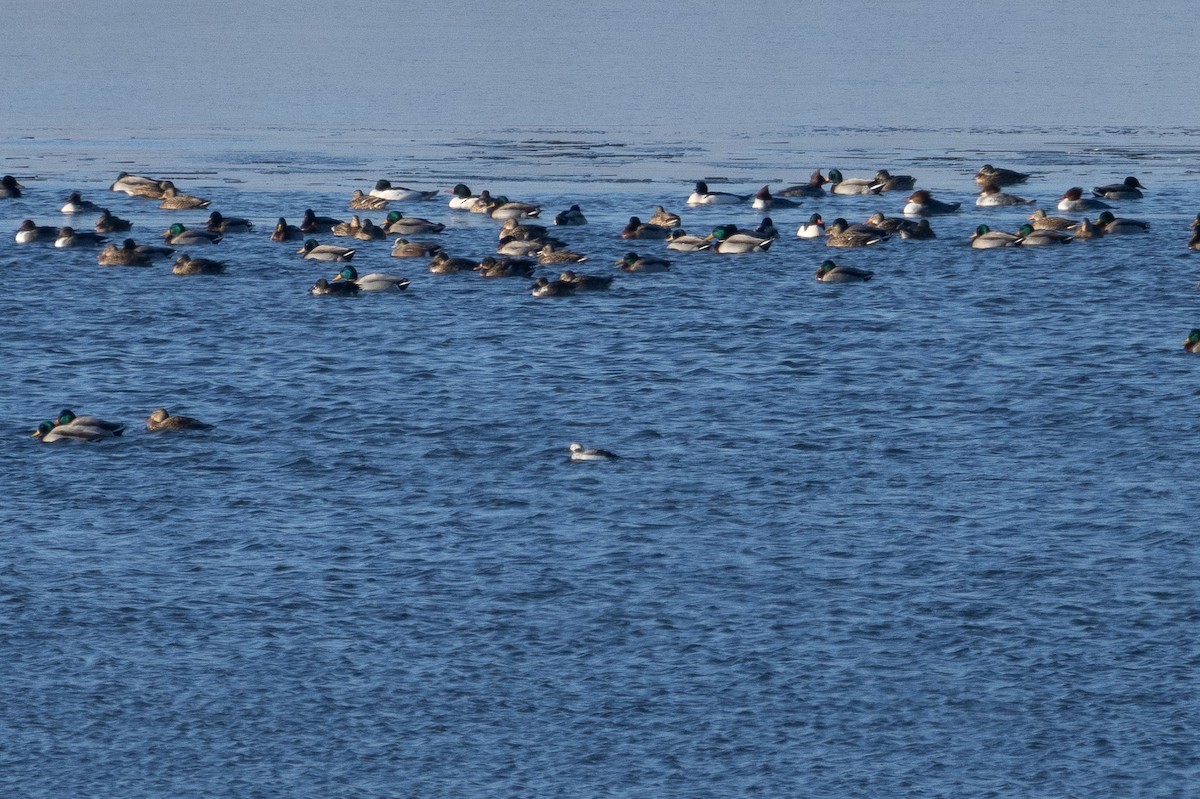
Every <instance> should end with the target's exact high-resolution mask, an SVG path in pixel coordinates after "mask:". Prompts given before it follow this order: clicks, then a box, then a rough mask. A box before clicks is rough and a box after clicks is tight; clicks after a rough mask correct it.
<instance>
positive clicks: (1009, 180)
mask: <svg viewBox="0 0 1200 799" xmlns="http://www.w3.org/2000/svg"><path fill="white" fill-rule="evenodd" d="M1027 180H1029V174H1028V173H1026V172H1017V171H1015V170H1012V169H997V168H996V167H994V166H992V165H991V164H984V165H983V166H981V167H979V171H978V172H976V173H975V182H976V183H978V184H979V185H980V186H982V185H984V184H985V183H995V184H996V185H997V186H1015V185H1016V184H1018V183H1024V182H1025V181H1027Z"/></svg>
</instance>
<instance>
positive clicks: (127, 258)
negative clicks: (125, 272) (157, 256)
mask: <svg viewBox="0 0 1200 799" xmlns="http://www.w3.org/2000/svg"><path fill="white" fill-rule="evenodd" d="M153 260H154V259H153V256H151V254H150V253H148V252H145V251H143V250H139V249H138V246H137V243H136V242H134V240H133V239H125V241H124V242H123V243H122V244H121V246H120V247H118V246H117V245H115V244H110V245H108V246H107V247H105V248H104V249H103V250H101V251H100V254H99V255H97V256H96V262H97V263H99V264H100V265H101V266H149V265H150V263H151V262H152V261H153Z"/></svg>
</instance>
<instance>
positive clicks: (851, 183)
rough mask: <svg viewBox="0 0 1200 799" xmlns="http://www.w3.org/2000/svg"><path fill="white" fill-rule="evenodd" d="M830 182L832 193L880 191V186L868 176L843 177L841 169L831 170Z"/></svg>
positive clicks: (848, 193) (846, 193)
mask: <svg viewBox="0 0 1200 799" xmlns="http://www.w3.org/2000/svg"><path fill="white" fill-rule="evenodd" d="M829 184H830V185H829V192H830V194H843V195H854V194H878V193H879V192H880V187H879V186H876V185H875V181H873V180H867V179H866V178H846V177H843V176H842V171H841V170H840V169H831V170H829Z"/></svg>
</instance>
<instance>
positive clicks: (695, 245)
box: [667, 228, 712, 252]
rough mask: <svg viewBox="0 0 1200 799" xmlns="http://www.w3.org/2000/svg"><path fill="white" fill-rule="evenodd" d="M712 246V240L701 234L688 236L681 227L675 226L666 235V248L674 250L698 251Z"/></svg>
mask: <svg viewBox="0 0 1200 799" xmlns="http://www.w3.org/2000/svg"><path fill="white" fill-rule="evenodd" d="M711 246H712V240H711V239H707V238H704V237H702V236H689V235H688V233H687V231H686V230H684V229H683V228H675V230H672V231H671V235H670V236H667V249H668V250H675V251H676V252H699V251H700V250H707V249H708V248H709V247H711Z"/></svg>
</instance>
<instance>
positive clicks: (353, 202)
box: [350, 189, 391, 211]
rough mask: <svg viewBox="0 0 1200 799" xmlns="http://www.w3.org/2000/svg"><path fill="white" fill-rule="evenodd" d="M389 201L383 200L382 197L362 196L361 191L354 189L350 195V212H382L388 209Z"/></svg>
mask: <svg viewBox="0 0 1200 799" xmlns="http://www.w3.org/2000/svg"><path fill="white" fill-rule="evenodd" d="M389 202H391V201H390V200H385V199H383V198H382V197H372V196H371V195H370V194H363V190H362V189H355V190H354V193H353V194H351V195H350V210H351V211H383V210H385V209H386V208H387V207H388V203H389Z"/></svg>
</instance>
